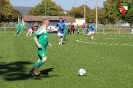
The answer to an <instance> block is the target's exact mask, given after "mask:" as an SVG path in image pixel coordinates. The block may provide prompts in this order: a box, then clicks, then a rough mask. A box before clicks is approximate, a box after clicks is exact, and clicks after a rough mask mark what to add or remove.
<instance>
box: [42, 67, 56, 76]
mask: <svg viewBox="0 0 133 88" xmlns="http://www.w3.org/2000/svg"><path fill="white" fill-rule="evenodd" d="M53 69H54V68H48V69H45V70H42V71H40V74H43V75H45V76H48V75H49V72H52V71H53Z"/></svg>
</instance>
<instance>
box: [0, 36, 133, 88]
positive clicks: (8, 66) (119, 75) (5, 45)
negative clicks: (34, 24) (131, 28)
mask: <svg viewBox="0 0 133 88" xmlns="http://www.w3.org/2000/svg"><path fill="white" fill-rule="evenodd" d="M89 38H90V36H87V37H86V36H83V35H68V36H67V41H64V44H63V45H62V46H59V45H58V39H57V35H49V42H50V43H51V44H52V48H49V47H48V48H47V56H48V60H47V62H46V63H45V64H44V65H43V66H42V67H41V68H40V75H39V76H38V77H31V76H29V75H28V72H29V70H30V69H31V67H32V66H33V64H34V62H35V61H36V60H37V52H36V50H35V43H34V41H33V38H32V37H26V36H20V37H15V36H13V34H0V88H132V87H133V36H130V35H120V36H119V35H95V37H94V40H93V41H90V40H89ZM80 68H85V70H86V72H87V73H86V76H83V77H82V76H78V70H79V69H80Z"/></svg>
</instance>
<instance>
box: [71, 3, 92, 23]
mask: <svg viewBox="0 0 133 88" xmlns="http://www.w3.org/2000/svg"><path fill="white" fill-rule="evenodd" d="M85 8H86V21H88V20H89V19H88V17H89V16H88V15H89V13H90V8H89V7H88V6H87V5H86V6H85ZM68 15H70V16H73V17H75V18H83V17H84V5H82V6H79V7H72V9H71V10H70V11H69V12H68Z"/></svg>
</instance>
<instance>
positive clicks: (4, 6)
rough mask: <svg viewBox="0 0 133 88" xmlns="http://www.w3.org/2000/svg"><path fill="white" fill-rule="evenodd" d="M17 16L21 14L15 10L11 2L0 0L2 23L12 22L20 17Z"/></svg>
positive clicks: (0, 18)
mask: <svg viewBox="0 0 133 88" xmlns="http://www.w3.org/2000/svg"><path fill="white" fill-rule="evenodd" d="M15 14H20V13H19V11H17V10H14V9H13V7H12V5H11V3H10V1H9V0H0V21H12V20H14V19H16V18H17V17H18V16H16V15H15ZM15 16H16V17H15Z"/></svg>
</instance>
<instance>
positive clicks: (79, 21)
mask: <svg viewBox="0 0 133 88" xmlns="http://www.w3.org/2000/svg"><path fill="white" fill-rule="evenodd" d="M83 23H85V20H84V18H75V22H74V25H83Z"/></svg>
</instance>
